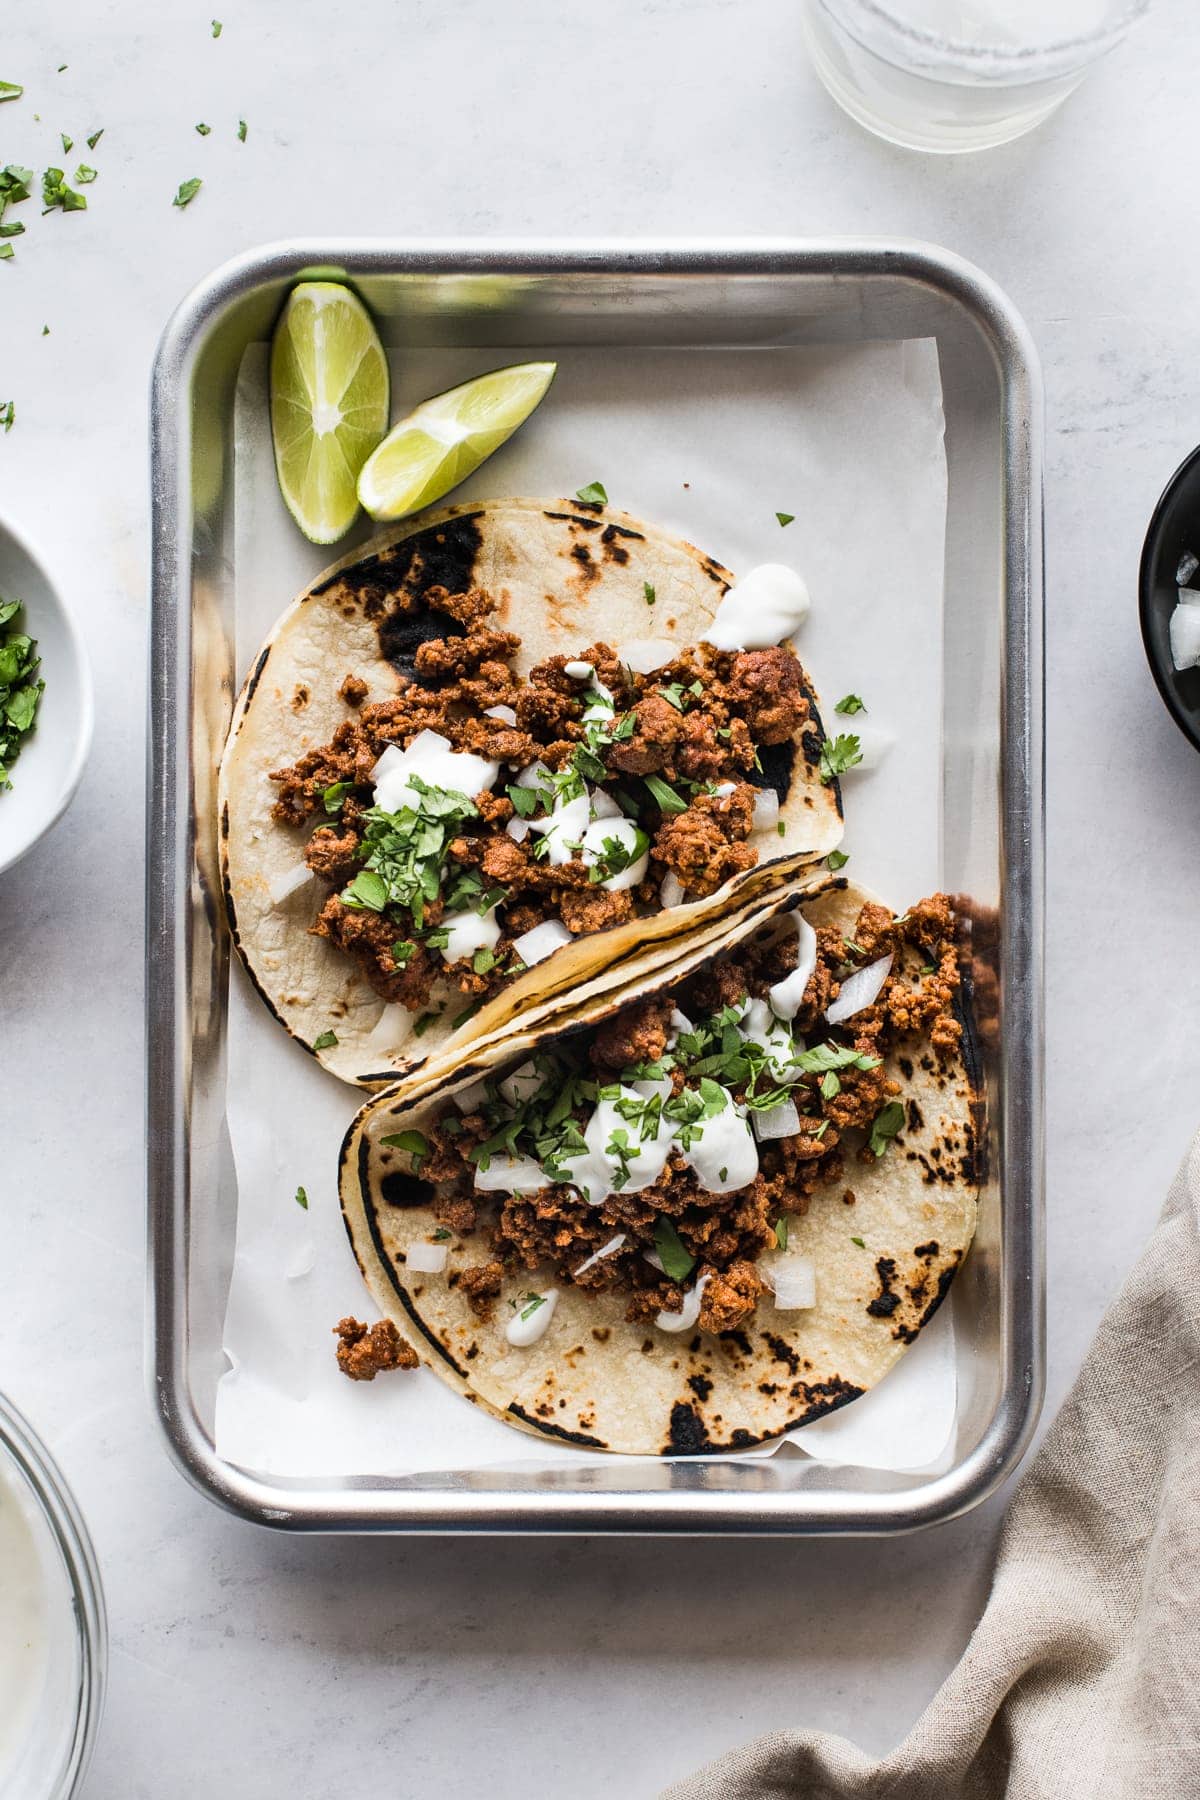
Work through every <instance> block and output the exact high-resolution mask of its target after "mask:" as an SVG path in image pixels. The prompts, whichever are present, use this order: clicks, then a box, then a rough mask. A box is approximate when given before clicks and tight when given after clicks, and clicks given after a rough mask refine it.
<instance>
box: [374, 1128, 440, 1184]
mask: <svg viewBox="0 0 1200 1800" xmlns="http://www.w3.org/2000/svg"><path fill="white" fill-rule="evenodd" d="M379 1141H380V1143H381V1144H387V1145H388V1147H389V1148H395V1149H397V1150H404V1151H406V1152H407V1154H408V1155H409V1156H411V1157H412V1166H413V1174H414V1175H419V1174H420V1173H421V1164H422V1163H423V1162H424V1161H425V1158H426V1157H427V1156H428V1155H429V1139H428V1138H427V1137H426V1136H425V1133H424V1132H423V1131H393V1132H391V1133H389V1135H388V1136H387V1137H381V1138H380V1140H379Z"/></svg>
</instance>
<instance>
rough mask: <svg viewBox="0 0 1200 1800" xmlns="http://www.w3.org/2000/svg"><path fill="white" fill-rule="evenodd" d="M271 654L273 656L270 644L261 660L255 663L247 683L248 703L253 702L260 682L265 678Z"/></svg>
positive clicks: (260, 657)
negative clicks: (265, 670) (264, 673)
mask: <svg viewBox="0 0 1200 1800" xmlns="http://www.w3.org/2000/svg"><path fill="white" fill-rule="evenodd" d="M270 654H271V646H270V644H268V645H267V646H266V647H265V649H264V650H263V651H262V653H261V655H260V656H259V659H258V661H257V662H256V663H255V665H254V667H253V668H252V669H251V671H250V674H249V676H248V678H247V681H246V701H247V702H249V701H251V700H252V699H253V698H254V692H255V689H256V688H257V687H258V684H259V682H260V681H261V680H262V678H263V670H264V669H265V668H266V666H267V659H268V657H269V656H270Z"/></svg>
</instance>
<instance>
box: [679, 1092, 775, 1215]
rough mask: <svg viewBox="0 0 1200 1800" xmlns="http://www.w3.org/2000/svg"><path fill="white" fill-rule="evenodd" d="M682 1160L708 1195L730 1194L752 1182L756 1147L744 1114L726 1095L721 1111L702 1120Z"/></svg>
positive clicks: (754, 1171)
mask: <svg viewBox="0 0 1200 1800" xmlns="http://www.w3.org/2000/svg"><path fill="white" fill-rule="evenodd" d="M722 1091H724V1090H722ZM683 1157H684V1160H685V1161H686V1162H687V1163H688V1165H689V1167H690V1168H691V1169H692V1171H693V1172H694V1174H695V1177H696V1181H697V1183H698V1184H699V1186H700V1187H702V1188H703V1189H704V1191H705V1193H707V1194H732V1193H733V1192H734V1191H735V1190H736V1189H737V1188H744V1187H749V1185H750V1183H751V1182H752V1181H753V1180H754V1177H755V1176H756V1175H757V1174H758V1146H757V1145H756V1144H755V1142H754V1135H753V1133H752V1132H751V1130H750V1126H749V1124H748V1123H747V1120H746V1114H745V1112H744V1111H743V1110H742V1108H741V1107H740V1106H738V1105H736V1104H735V1102H734V1101H733V1099H732V1098H731V1096H730V1095H729V1094H728V1093H725V1104H724V1105H723V1106H722V1108H721V1110H720V1112H717V1113H713V1114H712V1116H711V1117H710V1118H707V1119H705V1120H703V1121H702V1123H701V1125H700V1127H699V1129H698V1130H697V1133H696V1135H695V1136H694V1137H693V1138H692V1141H691V1144H690V1145H689V1147H688V1148H687V1149H686V1150H685V1151H683Z"/></svg>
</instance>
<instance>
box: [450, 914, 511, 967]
mask: <svg viewBox="0 0 1200 1800" xmlns="http://www.w3.org/2000/svg"><path fill="white" fill-rule="evenodd" d="M439 929H440V930H442V931H444V932H446V933H447V937H446V942H445V943H444V944H443V945H442V956H443V957H444V959H445V960H446V962H448V963H452V962H458V961H459V960H460V958H462V957H464V956H474V954H475V952H476V951H477V950H494V949H495V948H496V945H497V944H498V943H499V942H500V927H499V925H498V924H497V922H496V909H495V907H492V908H491V909H490V911H488V912H485V913H477V912H454V913H447V914H446V916H445V918H444V919H443V920H442V923H441V926H440V927H439Z"/></svg>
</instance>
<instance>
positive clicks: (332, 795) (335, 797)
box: [321, 781, 354, 814]
mask: <svg viewBox="0 0 1200 1800" xmlns="http://www.w3.org/2000/svg"><path fill="white" fill-rule="evenodd" d="M353 785H354V784H353V783H352V782H349V781H331V782H330V784H329V786H328V787H327V788H326V789H325V791H324V793H323V794H322V795H321V804H322V805H323V806H324V808H325V811H326V812H327V813H330V814H333V813H340V812H341V810H342V801H343V800H344V799H345V798H346V795H347V794H348V793H349V792H350V789H351V787H352V786H353Z"/></svg>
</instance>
